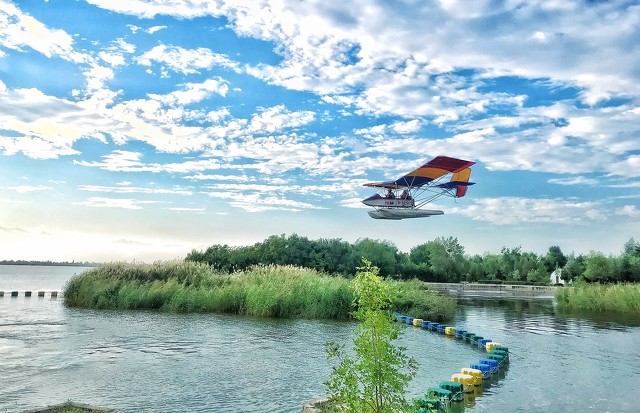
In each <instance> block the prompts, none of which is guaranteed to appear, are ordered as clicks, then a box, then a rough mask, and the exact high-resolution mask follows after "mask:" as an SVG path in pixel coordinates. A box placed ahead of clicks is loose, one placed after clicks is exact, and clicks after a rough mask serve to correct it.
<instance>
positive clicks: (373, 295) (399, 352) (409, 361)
mask: <svg viewBox="0 0 640 413" xmlns="http://www.w3.org/2000/svg"><path fill="white" fill-rule="evenodd" d="M362 261H363V263H364V267H361V268H358V271H357V273H356V277H355V279H354V281H353V284H352V288H353V292H354V302H353V304H354V306H355V308H356V310H355V311H354V312H353V316H354V317H355V318H356V319H357V320H358V321H359V322H360V324H359V325H358V327H357V328H356V333H355V338H354V341H353V343H354V350H355V356H354V357H353V358H351V357H349V356H348V355H347V354H346V351H345V349H344V346H342V345H338V344H337V343H336V342H334V341H331V342H328V343H327V344H326V346H327V354H328V357H329V358H330V359H333V358H337V359H338V360H339V363H338V365H337V366H336V367H334V368H333V370H332V372H331V375H330V376H329V379H328V380H327V381H326V382H325V385H326V386H327V391H328V393H329V395H330V397H331V399H332V401H333V402H334V403H335V407H336V409H338V410H339V411H345V412H350V413H394V412H405V411H409V410H410V404H409V402H407V400H406V399H405V393H406V389H407V385H408V383H409V381H410V380H411V378H413V377H414V376H415V373H416V362H415V360H414V359H413V358H408V357H407V356H406V355H405V349H404V348H402V347H396V346H395V345H394V344H393V341H394V340H396V339H397V338H398V337H399V335H400V331H401V330H400V328H399V327H398V326H397V325H395V324H394V323H393V322H392V321H391V314H390V306H391V293H390V292H391V289H390V287H389V285H388V284H387V283H386V282H385V281H384V280H383V279H382V278H381V277H379V276H378V269H377V268H376V267H373V266H372V265H371V263H370V262H369V261H367V260H366V259H363V260H362Z"/></svg>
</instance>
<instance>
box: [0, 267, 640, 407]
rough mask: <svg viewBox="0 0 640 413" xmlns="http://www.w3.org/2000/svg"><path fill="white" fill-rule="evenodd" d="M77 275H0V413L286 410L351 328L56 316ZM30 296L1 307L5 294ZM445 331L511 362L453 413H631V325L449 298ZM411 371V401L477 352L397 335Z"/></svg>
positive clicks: (308, 391)
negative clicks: (75, 406)
mask: <svg viewBox="0 0 640 413" xmlns="http://www.w3.org/2000/svg"><path fill="white" fill-rule="evenodd" d="M82 270H83V269H82V268H78V267H38V266H0V290H4V291H5V297H4V298H0V371H1V373H0V412H22V411H23V410H26V409H32V408H36V407H40V406H46V405H48V404H57V403H61V402H64V401H66V400H68V399H71V400H74V401H77V402H82V403H90V404H94V405H99V406H104V407H110V408H115V409H117V410H118V411H119V412H123V413H124V412H131V413H133V412H299V411H300V410H301V406H302V403H303V401H305V400H307V399H311V398H314V397H316V396H321V395H323V394H324V385H323V382H324V380H326V378H327V377H328V375H329V372H330V370H331V366H332V364H331V362H329V361H327V360H326V357H325V352H324V343H325V342H326V341H328V340H337V341H339V342H345V343H349V342H350V339H351V337H352V332H353V328H354V326H355V324H354V323H352V322H337V321H318V320H276V319H257V318H248V317H238V316H230V315H218V314H169V313H160V312H151V311H126V312H122V311H93V310H78V309H69V308H66V307H65V306H64V305H63V304H62V300H61V299H51V298H49V295H48V294H47V297H46V298H38V297H36V296H35V295H36V294H35V292H36V291H38V290H47V291H49V290H55V289H58V290H59V289H61V288H62V287H63V286H64V283H65V282H66V281H67V280H68V279H69V278H70V277H71V276H72V275H73V274H75V273H79V272H80V271H82ZM11 290H33V291H34V296H33V297H31V298H25V297H23V296H21V297H18V298H11V297H8V296H7V295H6V291H11ZM458 300H459V309H458V313H457V314H456V318H455V321H454V323H452V324H453V325H455V326H456V327H459V328H465V329H467V330H470V331H473V332H474V333H476V334H479V335H482V336H484V337H487V338H491V339H493V340H494V341H499V342H501V343H503V345H506V346H508V347H509V350H510V352H511V363H510V365H509V367H508V369H507V370H506V372H504V373H503V374H502V375H501V377H500V378H499V379H498V380H494V381H493V382H492V383H491V384H490V386H489V387H486V388H485V389H484V390H483V391H482V394H481V395H479V397H476V398H475V399H473V400H467V403H466V407H465V406H463V405H460V406H458V407H457V409H456V411H463V410H464V411H468V412H568V411H571V412H582V411H585V412H587V411H591V412H637V411H638V406H640V392H638V391H637V389H640V320H638V319H633V318H623V317H611V316H610V317H603V316H599V317H594V316H593V315H584V314H582V315H565V314H562V313H560V312H558V311H557V309H556V308H555V307H554V303H553V300H552V299H551V298H550V297H546V298H545V297H543V298H518V297H502V298H482V297H473V296H459V297H458ZM403 332H404V334H403V336H402V338H401V340H400V341H399V344H400V345H402V346H405V347H406V348H407V353H408V354H409V355H410V356H413V357H414V358H415V359H416V360H417V361H418V363H419V364H420V366H419V369H418V374H417V376H416V377H415V378H414V379H413V380H412V382H411V385H410V389H409V392H410V395H411V396H412V397H415V396H420V395H422V394H423V393H424V392H425V391H426V389H427V388H428V387H437V386H438V384H439V382H441V381H444V380H448V379H449V377H450V376H451V374H453V373H457V372H459V371H460V369H461V368H463V367H468V366H469V365H470V364H471V363H476V362H477V361H478V360H479V359H480V358H481V357H482V356H483V354H485V353H483V352H481V351H479V350H478V349H476V348H474V347H472V346H470V345H469V344H465V343H462V342H460V341H458V340H456V339H451V338H447V337H445V336H442V335H438V334H436V333H433V332H430V331H426V330H422V329H419V328H415V327H411V326H408V325H407V326H403Z"/></svg>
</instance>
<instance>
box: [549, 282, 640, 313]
mask: <svg viewBox="0 0 640 413" xmlns="http://www.w3.org/2000/svg"><path fill="white" fill-rule="evenodd" d="M555 298H556V301H557V302H558V305H559V306H560V307H561V308H565V309H568V310H580V311H596V312H616V313H624V314H634V315H640V284H606V285H603V284H577V285H574V286H571V287H564V288H560V289H558V290H557V291H556V293H555Z"/></svg>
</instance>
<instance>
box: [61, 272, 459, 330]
mask: <svg viewBox="0 0 640 413" xmlns="http://www.w3.org/2000/svg"><path fill="white" fill-rule="evenodd" d="M391 284H392V286H393V289H394V291H395V292H396V294H395V297H396V298H395V300H394V309H396V310H397V311H400V312H403V313H404V314H410V315H415V316H419V317H423V318H429V319H432V320H434V321H443V320H446V319H450V318H452V317H453V314H454V312H455V303H454V302H453V300H451V299H450V298H447V297H443V296H438V295H436V294H435V293H432V292H431V291H428V290H426V288H425V287H424V284H423V283H421V282H418V281H415V282H398V281H395V282H392V283H391ZM350 285H351V281H350V280H348V279H346V278H344V277H341V276H330V275H326V274H322V273H319V272H318V271H315V270H312V269H307V268H300V267H293V266H277V265H266V266H255V267H252V268H250V269H248V270H245V271H239V272H236V273H233V274H227V273H216V272H214V271H213V270H211V268H210V267H209V266H208V265H206V264H202V263H195V262H188V261H184V262H183V261H172V262H163V263H154V264H123V263H112V264H105V265H102V266H100V267H96V268H93V269H90V270H88V271H85V272H83V273H82V274H80V275H78V276H76V277H74V278H72V279H71V280H70V281H69V282H68V283H67V285H66V287H65V292H64V302H65V304H66V305H67V306H70V307H82V308H97V309H127V310H129V309H157V310H162V311H176V312H217V313H233V314H243V315H250V316H258V317H300V318H318V319H325V318H326V319H345V318H349V317H350V315H351V311H352V310H353V308H352V302H353V292H352V289H351V287H350Z"/></svg>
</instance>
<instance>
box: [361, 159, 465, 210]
mask: <svg viewBox="0 0 640 413" xmlns="http://www.w3.org/2000/svg"><path fill="white" fill-rule="evenodd" d="M474 163H475V162H471V161H465V160H463V159H456V158H450V157H448V156H436V157H435V158H433V159H432V160H430V161H429V162H427V163H426V164H424V165H422V166H421V167H419V168H418V169H415V170H413V171H411V172H409V173H408V174H406V175H404V176H402V177H401V178H399V179H396V180H395V181H385V182H370V183H366V184H364V186H367V187H373V188H378V189H379V192H378V193H377V194H375V195H372V196H370V197H369V198H367V199H363V200H362V203H363V204H365V205H368V206H371V207H373V208H374V209H373V210H371V211H369V216H370V217H371V218H375V219H395V220H399V219H405V218H424V217H430V216H432V215H442V214H444V212H443V211H440V210H436V209H423V207H424V206H425V205H427V204H428V203H430V202H432V201H434V200H435V199H437V198H440V197H442V196H450V197H453V198H461V197H463V196H465V194H466V193H467V188H468V187H469V186H470V185H473V184H474V182H469V177H470V176H471V169H470V168H469V167H470V166H471V165H473V164H474ZM449 174H451V178H450V180H449V181H446V178H445V177H446V176H448V175H449Z"/></svg>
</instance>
